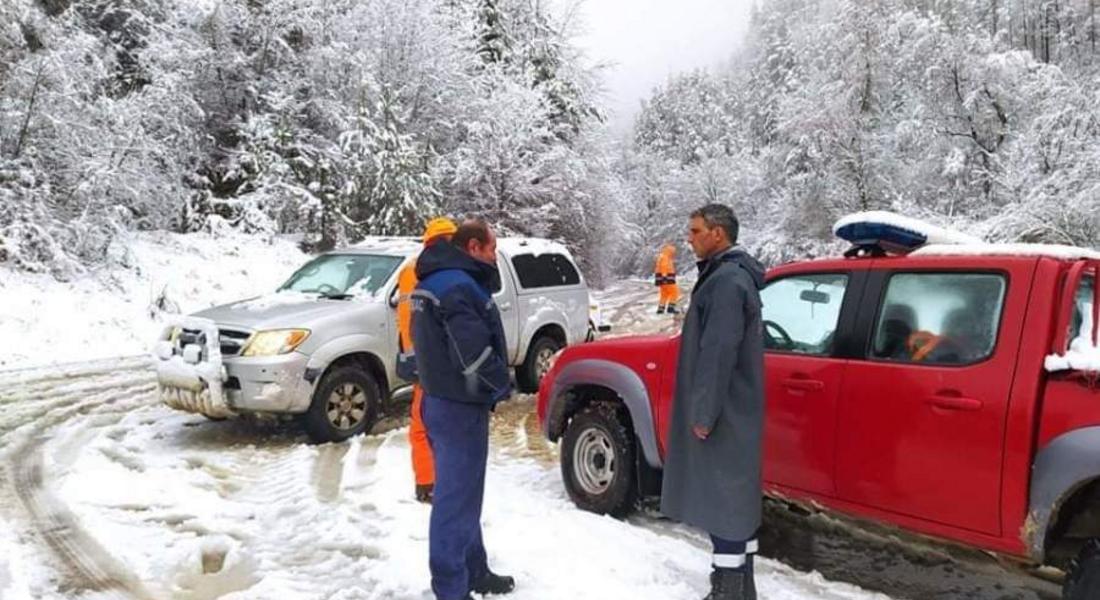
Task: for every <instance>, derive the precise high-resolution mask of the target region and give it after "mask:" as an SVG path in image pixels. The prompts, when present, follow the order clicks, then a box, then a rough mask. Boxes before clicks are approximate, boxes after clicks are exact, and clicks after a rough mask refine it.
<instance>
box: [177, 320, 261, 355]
mask: <svg viewBox="0 0 1100 600" xmlns="http://www.w3.org/2000/svg"><path fill="white" fill-rule="evenodd" d="M250 337H252V334H251V333H249V332H247V331H234V330H232V329H219V330H218V346H219V347H220V348H221V353H222V356H237V355H238V354H240V353H241V350H244V345H245V344H246V343H247V342H248V338H250ZM188 344H196V345H198V346H200V347H201V348H203V357H202V359H203V360H206V350H205V348H206V335H205V334H204V333H203V332H202V330H199V329H187V328H186V327H185V328H184V329H182V330H180V334H179V339H178V340H177V341H176V352H177V353H181V352H182V349H183V347H184V346H187V345H188Z"/></svg>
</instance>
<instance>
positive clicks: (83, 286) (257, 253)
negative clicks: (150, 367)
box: [0, 232, 309, 370]
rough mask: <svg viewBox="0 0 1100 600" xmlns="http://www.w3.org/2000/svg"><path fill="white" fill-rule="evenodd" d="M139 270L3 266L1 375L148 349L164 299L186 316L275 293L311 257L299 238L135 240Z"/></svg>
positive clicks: (163, 236) (146, 236)
mask: <svg viewBox="0 0 1100 600" xmlns="http://www.w3.org/2000/svg"><path fill="white" fill-rule="evenodd" d="M132 250H133V260H134V266H133V268H130V269H115V270H110V271H101V272H93V273H90V274H88V275H86V276H84V277H81V278H80V279H76V280H74V281H72V282H67V283H63V282H58V281H56V280H55V279H53V277H51V276H50V275H48V274H29V273H22V272H18V271H14V270H11V269H9V268H6V267H3V266H0V339H4V340H9V342H10V341H13V340H14V343H7V344H5V345H4V348H2V349H0V370H4V369H16V368H22V367H30V366H38V365H44V364H60V363H67V362H73V361H87V360H93V359H97V358H107V357H115V356H126V355H137V354H142V353H146V352H148V351H149V348H150V346H151V345H152V340H153V338H154V337H155V336H156V334H157V333H158V332H159V328H160V325H159V324H158V323H159V321H160V319H162V318H163V316H164V313H163V312H162V311H159V310H156V309H155V308H154V303H155V301H156V300H157V298H159V297H160V296H162V295H164V296H165V297H166V298H167V299H168V300H169V301H170V302H171V303H174V304H175V305H176V307H177V308H178V310H180V311H182V312H183V313H184V314H186V313H190V312H194V311H197V310H201V309H204V308H208V307H210V306H214V305H218V304H224V303H227V302H232V301H234V300H241V299H244V298H250V297H253V296H258V295H261V294H265V293H268V292H272V291H274V290H275V289H276V288H277V287H278V286H279V284H281V283H283V281H285V280H286V279H287V278H288V277H289V276H290V275H291V273H293V272H294V270H295V269H297V268H298V267H300V266H301V265H302V264H304V263H305V261H306V260H307V259H308V258H309V257H308V256H307V255H305V254H303V253H302V252H301V251H300V250H299V249H298V247H297V246H296V245H295V243H294V241H293V240H291V239H286V238H274V239H266V238H260V237H257V236H246V235H240V234H235V233H226V234H224V235H217V236H214V235H206V234H191V235H177V234H172V233H164V232H154V233H140V234H136V237H135V239H134V240H133V242H132Z"/></svg>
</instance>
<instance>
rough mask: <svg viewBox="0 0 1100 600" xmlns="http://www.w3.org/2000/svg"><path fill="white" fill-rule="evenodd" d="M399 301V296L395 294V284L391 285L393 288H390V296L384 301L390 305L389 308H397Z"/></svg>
mask: <svg viewBox="0 0 1100 600" xmlns="http://www.w3.org/2000/svg"><path fill="white" fill-rule="evenodd" d="M399 301H400V298H399V297H398V295H397V286H396V285H395V286H393V288H391V289H390V297H389V299H388V300H387V301H386V303H387V304H389V305H390V308H394V309H395V308H397V305H398V303H399Z"/></svg>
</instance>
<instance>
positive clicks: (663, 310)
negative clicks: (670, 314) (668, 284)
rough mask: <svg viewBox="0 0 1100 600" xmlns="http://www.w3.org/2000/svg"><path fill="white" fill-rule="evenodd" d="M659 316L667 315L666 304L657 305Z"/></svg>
mask: <svg viewBox="0 0 1100 600" xmlns="http://www.w3.org/2000/svg"><path fill="white" fill-rule="evenodd" d="M657 314H659V315H663V314H665V305H664V304H658V305H657Z"/></svg>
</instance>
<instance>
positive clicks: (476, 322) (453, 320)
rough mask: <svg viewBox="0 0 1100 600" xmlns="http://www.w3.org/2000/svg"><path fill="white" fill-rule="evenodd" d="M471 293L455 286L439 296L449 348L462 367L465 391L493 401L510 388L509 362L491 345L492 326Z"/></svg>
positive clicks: (456, 361)
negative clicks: (442, 295) (479, 309)
mask: <svg viewBox="0 0 1100 600" xmlns="http://www.w3.org/2000/svg"><path fill="white" fill-rule="evenodd" d="M472 296H473V295H472V294H471V293H470V292H469V291H467V290H465V289H463V286H458V287H457V288H456V289H454V290H452V291H451V292H450V293H448V294H447V295H446V296H444V297H443V298H441V299H440V305H441V308H442V313H443V314H442V321H443V326H444V327H445V328H446V330H447V337H448V338H449V344H450V348H449V351H450V353H451V354H452V356H454V358H455V364H456V365H458V367H459V368H461V369H462V375H463V377H464V378H465V380H466V392H467V393H468V394H470V395H472V396H477V397H485V399H486V403H487V404H493V403H495V402H496V401H498V400H500V399H501V398H503V397H504V396H506V395H507V394H508V392H509V387H510V380H509V377H508V365H507V363H506V362H505V360H504V357H503V356H501V355H500V353H499V352H498V351H497V350H496V347H495V346H494V345H493V328H492V326H491V324H490V323H489V322H488V321H487V320H486V318H485V316H484V315H482V314H481V313H480V312H479V311H478V309H477V305H476V304H475V302H476V300H475V299H474V298H473V297H472Z"/></svg>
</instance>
